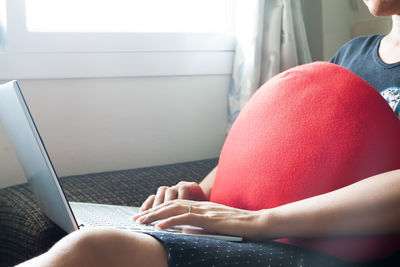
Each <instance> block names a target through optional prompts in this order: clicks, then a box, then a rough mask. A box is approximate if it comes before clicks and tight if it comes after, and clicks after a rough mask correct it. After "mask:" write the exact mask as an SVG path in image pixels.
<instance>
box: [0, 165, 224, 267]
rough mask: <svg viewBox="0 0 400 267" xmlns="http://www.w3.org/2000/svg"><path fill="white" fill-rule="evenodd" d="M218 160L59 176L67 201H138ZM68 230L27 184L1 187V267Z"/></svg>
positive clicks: (196, 177)
mask: <svg viewBox="0 0 400 267" xmlns="http://www.w3.org/2000/svg"><path fill="white" fill-rule="evenodd" d="M216 165H217V159H210V160H202V161H196V162H187V163H181V164H173V165H166V166H158V167H151V168H141V169H132V170H123V171H112V172H104V173H94V174H87V175H79V176H70V177H64V178H61V179H60V182H61V185H62V187H63V189H64V191H65V194H66V196H67V198H68V200H70V201H82V202H92V203H105V204H116V205H130V206H140V205H141V203H142V202H143V201H144V200H145V199H146V197H147V196H149V195H150V194H152V193H154V192H155V191H156V189H157V188H158V187H159V186H161V185H174V184H176V183H177V182H179V181H182V180H185V181H200V180H202V178H204V177H205V176H206V175H207V174H208V173H209V172H210V171H211V170H212V169H213V168H214V167H215V166H216ZM64 235H66V233H65V232H64V231H63V230H62V229H60V228H59V227H58V226H57V225H55V224H54V223H53V222H52V221H50V220H49V219H48V218H47V217H46V216H44V215H43V214H42V212H41V210H40V208H39V206H38V204H37V202H36V199H35V197H34V195H33V194H32V192H31V190H30V188H29V185H28V184H21V185H17V186H12V187H8V188H3V189H1V190H0V266H12V265H15V264H17V263H20V262H22V261H25V260H27V259H30V258H32V257H34V256H36V255H38V254H41V253H43V252H45V251H46V250H48V249H49V248H50V247H51V246H52V245H53V244H54V243H55V242H56V241H57V240H59V239H60V238H62V237H63V236H64Z"/></svg>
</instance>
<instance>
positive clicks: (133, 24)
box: [25, 0, 228, 32]
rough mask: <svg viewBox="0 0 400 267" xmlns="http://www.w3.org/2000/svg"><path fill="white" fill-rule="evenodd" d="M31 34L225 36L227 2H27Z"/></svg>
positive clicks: (44, 0)
mask: <svg viewBox="0 0 400 267" xmlns="http://www.w3.org/2000/svg"><path fill="white" fill-rule="evenodd" d="M25 2H26V6H25V7H26V22H27V30H28V31H30V32H225V31H226V30H227V24H228V20H227V14H228V13H227V12H226V8H227V2H226V1H225V0H222V1H221V0H202V1H198V0H168V1H165V0H146V1H143V0H26V1H25Z"/></svg>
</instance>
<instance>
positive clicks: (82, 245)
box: [21, 229, 167, 267]
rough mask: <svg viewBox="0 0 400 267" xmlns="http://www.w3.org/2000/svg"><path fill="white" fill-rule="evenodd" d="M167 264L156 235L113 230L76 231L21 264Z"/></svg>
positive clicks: (76, 266) (130, 265) (162, 247)
mask: <svg viewBox="0 0 400 267" xmlns="http://www.w3.org/2000/svg"><path fill="white" fill-rule="evenodd" d="M38 264H39V265H40V266H74V267H79V266H96V267H97V266H99V267H101V266H121V267H124V266H129V267H133V266H167V252H166V249H165V248H164V246H163V245H162V244H161V243H160V242H159V241H157V240H156V239H155V238H153V237H151V236H149V235H146V234H141V233H134V232H127V231H120V230H115V229H90V230H79V231H75V232H74V233H72V234H70V235H68V236H66V237H64V238H63V239H61V240H60V241H59V242H58V243H56V244H55V245H54V246H53V247H52V248H51V249H50V250H49V251H48V252H47V253H45V254H43V255H42V256H39V257H37V258H35V259H32V260H31V261H28V262H26V263H24V264H22V265H21V267H22V266H38Z"/></svg>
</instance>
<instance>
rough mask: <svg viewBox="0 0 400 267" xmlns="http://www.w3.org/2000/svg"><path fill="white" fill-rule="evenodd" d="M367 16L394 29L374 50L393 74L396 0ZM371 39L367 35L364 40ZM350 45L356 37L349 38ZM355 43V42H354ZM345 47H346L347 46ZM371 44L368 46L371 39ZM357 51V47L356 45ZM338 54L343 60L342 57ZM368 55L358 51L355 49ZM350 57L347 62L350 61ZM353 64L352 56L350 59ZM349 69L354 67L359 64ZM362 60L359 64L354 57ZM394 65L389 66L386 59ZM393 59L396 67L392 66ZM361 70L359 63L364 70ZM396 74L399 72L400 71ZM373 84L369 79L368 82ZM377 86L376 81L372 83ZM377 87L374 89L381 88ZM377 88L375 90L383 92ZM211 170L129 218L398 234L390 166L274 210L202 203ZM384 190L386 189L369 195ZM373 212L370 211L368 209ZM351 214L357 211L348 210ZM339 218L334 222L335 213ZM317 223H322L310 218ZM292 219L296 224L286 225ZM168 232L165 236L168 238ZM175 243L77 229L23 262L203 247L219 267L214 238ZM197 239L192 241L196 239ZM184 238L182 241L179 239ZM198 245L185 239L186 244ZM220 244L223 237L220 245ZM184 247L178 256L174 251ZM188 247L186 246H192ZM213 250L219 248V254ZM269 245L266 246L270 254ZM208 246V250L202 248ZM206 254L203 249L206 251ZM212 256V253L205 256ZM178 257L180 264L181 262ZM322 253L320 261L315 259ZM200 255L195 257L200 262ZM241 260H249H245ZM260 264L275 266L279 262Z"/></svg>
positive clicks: (112, 258) (91, 260) (261, 236)
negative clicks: (388, 18) (386, 18)
mask: <svg viewBox="0 0 400 267" xmlns="http://www.w3.org/2000/svg"><path fill="white" fill-rule="evenodd" d="M364 2H365V3H366V5H367V6H368V8H369V10H370V12H371V13H372V14H373V15H379V16H380V15H382V16H389V15H392V20H393V27H392V31H391V32H390V33H389V34H388V35H386V36H385V37H383V38H380V39H379V38H378V39H376V38H375V39H374V40H375V41H376V40H378V43H377V44H376V42H375V45H376V48H375V50H374V48H373V49H372V50H374V51H376V52H377V55H379V57H378V61H379V63H378V65H381V67H382V69H380V70H379V71H381V72H382V73H387V71H389V72H391V73H390V74H389V75H393V72H392V71H396V72H397V73H400V72H399V70H398V69H399V68H400V65H399V64H398V62H400V15H398V14H400V1H396V0H391V1H388V0H364ZM368 40H369V39H368ZM368 40H367V41H366V42H367V43H365V42H364V41H365V40H364V39H363V40H361V41H360V40H358V41H356V42H361V43H362V44H364V46H363V47H371V45H370V41H368ZM353 44H354V43H353ZM356 44H357V45H358V44H359V43H356ZM349 47H351V49H347V48H349ZM372 47H373V44H372ZM350 52H354V45H352V43H350V44H349V45H347V46H346V47H344V48H342V50H340V51H339V52H338V54H337V55H336V56H335V57H334V59H333V62H337V63H339V64H342V65H344V66H345V67H346V64H347V63H346V60H345V59H346V57H349V58H350V57H351V56H352V55H351V54H349V53H350ZM356 52H357V51H356ZM343 55H344V58H345V59H343ZM357 57H363V58H364V59H367V60H370V58H369V57H368V56H365V55H364V54H363V53H361V55H357ZM351 62H353V61H351ZM353 63H354V62H353ZM354 64H355V65H354V66H349V68H350V69H351V70H353V71H355V72H356V74H359V73H357V70H358V69H360V68H357V63H354ZM358 64H362V63H358ZM388 64H395V65H390V66H389V65H388ZM397 65H399V66H397ZM376 68H379V66H375V67H374V68H372V69H371V70H369V73H368V72H367V73H362V74H359V75H360V76H362V77H364V79H366V80H367V81H368V79H369V78H371V77H374V76H375V75H376V71H377V70H376ZM362 69H363V68H362ZM399 76H400V75H399ZM390 82H392V84H390V85H383V87H384V88H383V89H385V88H388V87H400V81H395V80H393V79H392V80H390ZM372 83H373V82H372ZM374 86H375V87H377V88H378V87H379V86H378V85H374ZM379 88H380V87H379ZM383 89H378V90H383ZM216 172H217V168H215V169H214V170H213V171H212V172H211V173H210V174H209V175H208V176H207V177H206V178H205V179H204V180H203V181H202V182H201V183H200V184H197V183H187V182H180V183H178V184H177V185H175V186H172V187H160V188H159V189H158V191H157V193H156V194H155V195H152V196H150V197H149V198H148V199H147V200H146V201H145V202H144V203H143V205H142V207H141V211H142V212H141V213H140V214H138V215H136V216H135V217H134V219H135V220H137V221H139V222H141V223H151V222H153V221H156V220H158V219H165V220H164V221H162V222H160V223H158V227H159V228H161V229H163V228H168V227H171V226H174V225H179V224H190V225H195V226H200V227H203V228H205V229H206V230H209V231H211V232H215V233H221V234H228V235H236V236H243V237H244V238H245V239H247V240H250V241H259V240H269V239H275V238H280V237H284V236H290V237H315V236H326V235H339V236H340V235H352V234H371V233H372V234H399V233H400V205H399V204H398V203H400V170H394V171H390V172H387V173H382V174H380V175H376V176H372V177H369V178H367V179H364V180H362V181H360V182H357V183H354V184H351V185H349V186H346V187H344V188H342V189H340V190H335V191H332V192H330V193H327V194H323V195H318V196H315V197H311V198H307V199H304V200H301V201H297V202H294V203H291V204H288V205H282V206H279V207H277V208H274V209H263V210H258V211H250V210H242V209H235V208H232V207H228V206H224V205H221V204H216V203H211V202H208V200H209V198H210V194H211V191H212V188H213V184H214V179H215V177H216ZM374 192H385V194H374ZM371 212H373V213H372V214H371ZM354 214H357V216H354ZM338 217H339V218H340V220H341V221H342V222H343V223H342V224H341V225H340V227H337V225H336V224H335V222H337V218H338ZM316 221H319V222H323V223H315V222H316ZM293 225H296V227H292V226H293ZM168 238H169V237H168ZM176 240H178V241H177V242H181V243H180V244H178V245H177V244H172V245H171V240H170V238H169V240H168V241H164V240H163V237H162V236H160V235H148V234H140V233H128V232H124V231H118V230H112V229H104V230H84V231H76V232H74V233H72V234H70V235H68V236H67V237H65V238H63V239H62V240H61V241H59V242H58V243H57V244H56V245H55V246H54V247H53V248H52V249H50V251H49V252H47V253H45V254H43V255H41V256H39V257H37V258H34V259H32V260H30V261H27V262H25V263H24V264H22V265H21V266H167V264H169V265H170V266H179V265H180V264H182V265H184V266H189V265H191V262H190V259H189V258H190V257H189V256H190V255H189V254H190V253H197V252H198V251H202V252H203V253H205V255H204V260H206V261H208V262H205V263H204V265H209V264H210V262H212V260H213V258H215V262H216V265H218V264H220V265H223V264H224V261H221V259H220V254H221V255H223V257H227V256H228V257H229V255H230V254H229V252H230V249H229V248H226V247H220V243H218V242H217V243H212V242H211V243H205V244H200V246H204V247H205V246H211V247H212V250H204V248H203V249H202V250H199V249H198V248H197V247H194V248H189V249H186V248H185V246H186V245H187V244H185V240H184V239H182V238H180V239H179V238H177V239H176ZM195 242H197V241H195ZM182 243H184V244H182ZM193 244H197V243H191V245H193ZM249 244H250V245H248V246H247V247H246V248H243V249H245V250H249V252H250V251H253V252H254V253H256V249H259V248H260V247H259V246H258V244H259V243H254V247H252V246H253V243H249ZM224 245H226V243H224ZM232 246H236V247H235V248H232V249H235V250H236V252H237V251H241V250H242V248H240V247H237V246H240V243H239V244H238V243H235V244H233V245H232ZM260 246H261V247H262V246H264V247H265V249H264V251H261V252H260V255H261V254H262V253H266V251H265V250H267V249H269V250H270V251H271V252H270V253H271V254H272V253H274V254H276V253H280V254H282V256H278V257H287V258H288V259H287V260H288V261H287V262H288V263H289V262H291V260H290V259H291V257H292V258H293V257H295V258H296V257H297V263H298V262H301V261H303V258H304V261H307V260H308V259H307V257H308V258H312V259H311V260H309V261H308V263H319V264H322V265H328V263H331V264H334V265H338V264H341V263H344V262H341V261H339V260H336V259H335V258H331V257H329V256H325V255H320V254H313V252H312V251H309V250H305V249H304V250H303V249H301V248H297V247H291V246H288V245H285V244H280V243H275V242H270V243H266V245H264V244H263V245H260ZM179 249H182V250H183V251H184V252H183V253H182V254H179V253H178V252H177V250H179ZM190 249H192V250H190ZM219 249H221V251H223V253H220V254H218V253H219ZM269 250H268V251H267V252H269ZM207 251H208V253H207ZM206 254H208V255H206ZM210 255H211V256H210ZM180 258H181V259H183V260H182V261H181V262H179V260H180ZM320 258H321V259H320ZM263 259H265V258H263V257H260V258H257V257H250V258H246V259H244V260H240V261H239V260H237V261H236V262H235V261H233V262H232V261H231V262H229V263H228V261H226V264H227V265H233V264H237V265H241V266H242V265H245V264H247V265H249V266H255V265H256V264H257V262H251V261H252V260H254V261H260V260H263ZM200 261H201V260H200ZM246 261H247V262H246ZM273 261H274V259H272V260H271V263H268V262H263V263H260V264H263V266H267V265H266V264H267V263H268V264H272V265H273V264H277V263H278V262H279V261H275V262H273Z"/></svg>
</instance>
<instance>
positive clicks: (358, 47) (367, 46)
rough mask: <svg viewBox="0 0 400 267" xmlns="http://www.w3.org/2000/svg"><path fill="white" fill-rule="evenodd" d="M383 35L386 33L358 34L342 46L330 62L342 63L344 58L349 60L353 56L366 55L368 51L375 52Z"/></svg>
mask: <svg viewBox="0 0 400 267" xmlns="http://www.w3.org/2000/svg"><path fill="white" fill-rule="evenodd" d="M383 37H384V35H379V34H373V35H365V36H358V37H356V38H354V39H352V40H350V41H348V42H347V43H345V44H344V45H343V46H342V47H340V48H339V50H338V51H337V52H336V53H335V55H334V56H333V57H332V58H331V60H330V62H332V63H336V64H339V65H342V64H341V63H343V62H342V61H343V60H347V61H348V60H350V59H351V58H352V57H359V56H360V55H364V56H366V55H368V53H373V51H375V49H376V47H377V46H378V45H379V42H380V40H381V39H382V38H383Z"/></svg>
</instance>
